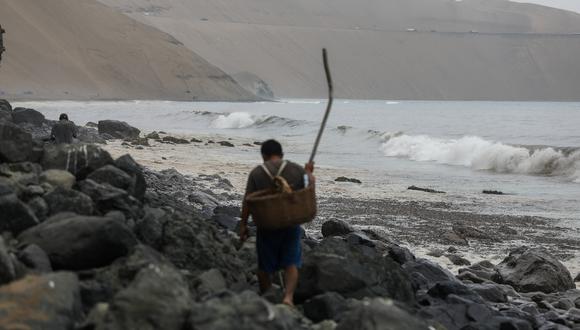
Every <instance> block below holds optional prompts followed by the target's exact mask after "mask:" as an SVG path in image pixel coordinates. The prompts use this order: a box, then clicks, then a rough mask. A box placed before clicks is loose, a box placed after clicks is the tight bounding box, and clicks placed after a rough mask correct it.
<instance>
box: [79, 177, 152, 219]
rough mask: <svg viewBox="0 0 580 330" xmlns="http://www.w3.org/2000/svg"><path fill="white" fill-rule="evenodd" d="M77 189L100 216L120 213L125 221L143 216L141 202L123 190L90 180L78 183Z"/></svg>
mask: <svg viewBox="0 0 580 330" xmlns="http://www.w3.org/2000/svg"><path fill="white" fill-rule="evenodd" d="M78 188H79V190H80V191H81V192H83V193H84V194H86V195H87V196H89V197H90V198H91V199H92V200H93V201H94V202H95V207H96V210H97V211H98V212H99V213H100V214H102V215H104V214H107V213H108V212H111V211H121V212H123V214H124V216H125V217H126V218H127V219H133V220H136V219H140V218H141V217H142V216H143V209H142V205H141V202H139V201H138V200H137V199H136V198H135V197H133V196H131V195H129V193H127V192H126V191H125V190H122V189H119V188H115V187H113V186H111V185H109V184H107V183H105V184H99V183H96V182H95V181H93V180H90V179H87V180H83V181H80V182H78Z"/></svg>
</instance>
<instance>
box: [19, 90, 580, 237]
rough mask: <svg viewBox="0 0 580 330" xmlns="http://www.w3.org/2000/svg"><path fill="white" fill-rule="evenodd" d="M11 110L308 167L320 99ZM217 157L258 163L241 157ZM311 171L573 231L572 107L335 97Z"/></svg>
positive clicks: (578, 166) (578, 142)
mask: <svg viewBox="0 0 580 330" xmlns="http://www.w3.org/2000/svg"><path fill="white" fill-rule="evenodd" d="M16 106H24V107H30V108H35V109H37V110H39V111H41V112H42V113H44V114H45V115H46V116H47V117H48V118H49V119H56V118H58V115H59V114H60V113H61V112H66V113H68V114H69V117H70V118H71V119H72V120H73V121H75V122H76V123H77V124H80V125H82V124H85V123H86V122H88V121H93V122H97V121H98V120H102V119H117V120H123V121H126V122H128V123H129V124H131V125H133V126H136V127H138V128H140V129H142V131H145V132H149V131H153V130H157V131H159V130H161V131H166V132H171V133H175V134H184V135H189V136H196V135H204V136H214V135H215V136H216V137H235V138H240V139H247V140H248V141H262V140H265V139H267V138H276V139H279V140H280V141H281V142H282V143H283V145H284V147H285V149H286V154H287V157H288V158H291V159H293V160H295V161H297V162H305V161H306V160H307V159H308V156H309V153H310V151H311V148H312V144H313V141H314V139H315V137H316V133H317V131H318V128H319V125H320V120H321V119H322V116H323V113H324V110H325V107H326V101H325V100H285V101H282V102H277V103H270V102H264V103H219V102H215V103H200V102H195V103H193V102H166V101H133V102H69V101H63V102H25V103H19V104H16ZM224 153H228V157H229V158H230V159H231V158H232V155H233V156H235V157H239V158H240V161H244V162H251V161H255V160H256V155H253V154H248V153H247V152H245V153H243V152H239V151H236V150H231V149H227V150H225V149H224ZM202 156H203V155H200V157H202ZM316 162H317V164H319V165H320V166H329V167H335V168H342V169H344V170H345V173H356V174H357V175H360V176H362V179H364V181H365V184H367V185H368V186H369V187H370V188H372V189H371V190H372V191H374V192H375V195H373V196H370V197H372V198H381V197H389V198H396V197H397V192H400V191H401V189H404V187H406V186H410V185H417V186H424V187H429V188H434V189H437V190H444V191H446V192H448V194H449V195H448V196H449V197H448V198H449V200H450V201H451V202H456V203H460V204H461V203H462V204H465V205H466V207H467V208H470V209H471V210H476V211H480V212H487V213H506V214H521V215H537V216H545V217H550V218H554V219H557V220H559V221H561V222H564V223H567V224H569V225H572V226H574V227H580V205H579V203H578V202H579V200H580V103H553V102H552V103H541V102H427V101H421V102H419V101H400V102H399V101H358V100H357V101H355V100H338V101H335V104H334V107H333V111H332V113H331V115H330V119H329V122H328V126H327V128H326V131H325V135H324V136H323V139H322V143H321V145H320V147H319V154H318V155H317V158H316ZM393 187H395V189H393ZM482 190H499V191H502V192H504V193H506V194H507V195H506V196H489V195H483V194H482ZM381 191H383V192H384V195H381ZM377 192H378V193H377ZM370 197H369V198H370Z"/></svg>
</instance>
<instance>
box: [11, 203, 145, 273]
mask: <svg viewBox="0 0 580 330" xmlns="http://www.w3.org/2000/svg"><path fill="white" fill-rule="evenodd" d="M18 240H19V241H20V242H22V243H24V244H36V245H38V246H39V247H40V248H42V249H43V250H44V251H45V252H46V253H47V254H48V256H49V258H50V261H51V263H52V266H53V267H54V269H71V270H79V269H88V268H94V267H102V266H107V265H109V264H110V263H111V262H113V261H114V260H115V259H117V258H119V257H122V256H124V255H127V254H128V253H129V252H130V251H131V250H132V248H133V247H134V246H135V245H136V244H137V239H136V238H135V236H134V235H133V233H132V232H131V231H130V230H129V228H127V226H125V225H124V224H123V223H121V222H119V221H117V220H115V219H111V218H106V217H89V216H80V215H72V214H71V215H69V216H57V217H53V218H50V219H48V220H46V221H45V222H43V223H41V224H40V225H37V226H35V227H32V228H30V229H28V230H26V231H24V232H23V233H22V234H20V236H19V237H18Z"/></svg>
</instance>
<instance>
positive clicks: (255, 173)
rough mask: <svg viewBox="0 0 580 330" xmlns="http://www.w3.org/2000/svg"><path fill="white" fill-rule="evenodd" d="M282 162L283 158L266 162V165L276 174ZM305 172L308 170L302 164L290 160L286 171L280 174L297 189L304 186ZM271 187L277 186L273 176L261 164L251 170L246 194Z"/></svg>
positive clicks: (293, 188)
mask: <svg viewBox="0 0 580 330" xmlns="http://www.w3.org/2000/svg"><path fill="white" fill-rule="evenodd" d="M282 162H283V161H282V160H277V161H267V162H265V163H264V165H266V167H267V168H268V170H269V171H270V173H271V174H272V175H273V176H276V173H278V170H279V169H280V166H281V165H282ZM304 174H306V171H305V170H304V168H303V167H302V166H300V165H298V164H296V163H293V162H290V161H288V162H287V164H286V168H284V171H282V174H281V175H280V176H282V177H283V178H284V179H286V181H287V182H288V185H290V187H291V188H292V190H294V191H295V190H300V189H303V188H304ZM270 188H275V186H274V183H273V182H272V178H270V177H269V176H268V174H266V172H265V171H264V169H263V168H262V167H261V166H257V167H256V168H254V169H253V170H252V172H250V176H249V178H248V184H247V186H246V194H250V193H253V192H255V191H259V190H264V189H270Z"/></svg>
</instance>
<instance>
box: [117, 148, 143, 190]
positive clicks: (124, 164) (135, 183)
mask: <svg viewBox="0 0 580 330" xmlns="http://www.w3.org/2000/svg"><path fill="white" fill-rule="evenodd" d="M115 166H117V167H118V168H120V169H122V170H123V171H125V173H127V174H129V175H130V176H131V185H130V186H129V190H128V191H129V193H130V194H131V195H133V197H135V198H137V199H138V200H140V201H143V198H144V197H145V191H146V190H147V182H146V181H145V176H144V175H143V168H142V167H141V165H139V164H138V163H137V162H136V161H135V160H134V159H133V157H131V155H129V154H126V155H123V156H121V157H119V158H117V159H116V160H115Z"/></svg>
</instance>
